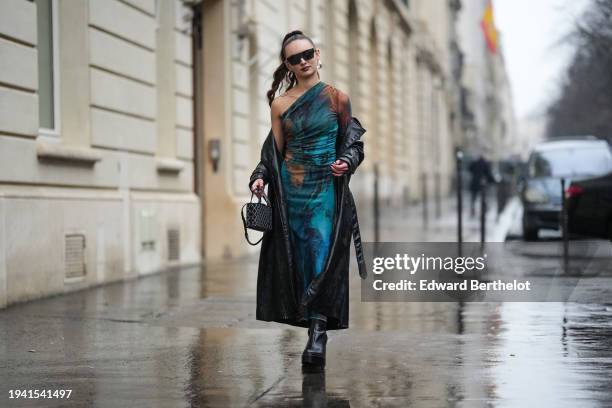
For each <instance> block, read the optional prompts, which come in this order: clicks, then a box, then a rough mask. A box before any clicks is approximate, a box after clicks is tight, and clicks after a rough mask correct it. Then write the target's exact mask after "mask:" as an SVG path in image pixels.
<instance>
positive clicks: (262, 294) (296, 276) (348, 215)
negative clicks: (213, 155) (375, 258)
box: [249, 117, 366, 330]
mask: <svg viewBox="0 0 612 408" xmlns="http://www.w3.org/2000/svg"><path fill="white" fill-rule="evenodd" d="M365 131H366V130H365V129H364V128H363V127H362V126H361V123H360V122H359V120H358V119H357V118H355V117H351V121H350V124H349V126H347V127H346V130H345V131H344V133H343V134H340V133H341V132H340V131H339V134H338V138H337V141H336V158H338V159H341V160H343V161H345V162H347V163H348V165H349V169H348V171H347V172H346V173H344V175H342V176H333V180H334V193H335V198H336V200H335V203H336V207H335V211H334V226H333V231H332V235H333V237H332V242H331V246H330V252H329V255H328V258H327V261H326V264H325V267H324V269H323V271H321V273H320V274H319V275H318V276H317V277H316V278H314V279H313V280H312V282H311V284H310V286H309V287H308V288H307V290H306V292H305V293H303V286H302V282H303V279H302V276H301V274H300V272H299V271H298V270H297V268H296V267H295V264H294V263H293V257H292V255H293V254H292V250H291V245H290V243H289V228H288V225H287V210H286V206H285V204H284V202H285V201H284V200H285V199H284V197H283V194H284V192H283V189H282V184H281V179H280V168H281V163H282V160H283V159H282V156H281V153H280V152H279V150H278V148H277V146H276V140H275V138H274V135H273V133H272V130H271V129H270V132H269V133H268V137H267V138H266V140H265V142H264V144H263V146H262V148H261V161H260V162H259V164H258V165H257V167H256V168H255V170H254V171H253V173H252V174H251V177H250V180H249V188H250V186H251V184H252V183H253V182H254V181H255V180H256V179H258V178H261V179H263V180H264V183H265V184H266V185H267V186H268V194H267V196H268V199H269V200H270V204H271V205H272V210H273V211H272V213H273V221H272V222H273V229H272V230H271V231H268V232H265V233H264V235H263V239H262V241H261V252H260V256H259V271H258V276H257V310H256V319H257V320H265V321H276V322H279V323H285V324H290V325H293V326H302V327H308V325H309V323H308V321H307V320H305V319H304V315H305V311H306V307H307V306H308V307H310V308H311V310H312V311H314V312H317V313H321V314H324V315H325V316H327V329H328V330H337V329H346V328H348V320H349V315H348V311H349V308H348V301H349V288H348V284H349V279H348V276H349V275H348V272H349V257H350V244H351V236H352V237H353V238H354V244H355V255H356V257H357V265H358V267H359V275H360V276H361V278H362V279H365V278H366V267H365V262H364V259H363V252H362V247H361V236H360V234H359V222H358V220H357V210H356V208H355V202H354V200H353V195H352V193H351V191H350V189H349V182H350V179H351V176H352V174H353V173H355V170H356V169H357V167H358V166H359V164H361V162H362V161H363V158H364V150H363V141H362V140H360V138H361V136H362V135H363V134H364V133H365Z"/></svg>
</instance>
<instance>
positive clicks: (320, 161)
mask: <svg viewBox="0 0 612 408" xmlns="http://www.w3.org/2000/svg"><path fill="white" fill-rule="evenodd" d="M333 92H334V89H333V88H332V87H331V86H329V85H327V84H325V83H324V82H323V81H319V82H318V83H317V84H316V85H314V86H312V87H311V88H309V89H308V90H307V91H306V92H305V93H303V94H302V95H300V96H299V97H298V99H297V100H295V101H294V102H293V104H292V105H291V106H290V107H289V108H288V109H287V110H286V111H285V112H283V113H282V114H281V124H282V130H283V137H284V141H285V146H284V152H283V162H282V164H281V169H280V171H281V181H282V185H283V190H284V191H285V195H284V196H285V200H286V206H287V218H288V224H289V240H290V243H291V246H292V248H293V254H294V260H295V266H296V267H297V268H298V271H299V272H300V275H301V276H303V285H304V286H303V287H304V291H305V290H306V289H307V287H308V285H309V284H310V282H311V280H312V279H313V278H314V277H316V276H318V275H319V274H320V273H321V271H322V270H323V268H324V267H325V263H326V261H327V256H328V254H329V250H330V245H331V241H332V230H333V221H334V208H335V196H334V180H333V178H334V176H333V174H332V170H331V167H330V165H331V164H332V163H333V162H334V161H335V160H336V137H337V132H338V117H337V113H336V112H335V110H336V109H335V103H334V98H333V97H332V95H333ZM313 313H314V311H309V314H310V315H311V316H312V314H313Z"/></svg>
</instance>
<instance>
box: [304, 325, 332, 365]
mask: <svg viewBox="0 0 612 408" xmlns="http://www.w3.org/2000/svg"><path fill="white" fill-rule="evenodd" d="M326 325H327V324H326V322H325V320H321V319H316V318H312V319H310V330H309V331H308V343H306V348H305V349H304V352H303V353H302V364H304V365H309V366H316V367H325V346H326V345H327V333H326V332H325V327H326Z"/></svg>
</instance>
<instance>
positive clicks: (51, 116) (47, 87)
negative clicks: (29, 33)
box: [35, 0, 59, 136]
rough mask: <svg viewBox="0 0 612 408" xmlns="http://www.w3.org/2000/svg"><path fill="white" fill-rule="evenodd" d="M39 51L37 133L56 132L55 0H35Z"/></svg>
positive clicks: (56, 57)
mask: <svg viewBox="0 0 612 408" xmlns="http://www.w3.org/2000/svg"><path fill="white" fill-rule="evenodd" d="M35 3H36V16H37V31H38V33H37V34H38V40H37V44H38V45H37V51H38V115H39V116H38V117H39V127H40V133H41V134H45V135H52V136H58V135H59V123H58V122H59V112H58V108H59V95H58V89H59V87H58V85H59V84H58V77H59V75H58V74H59V72H58V38H57V29H58V25H57V1H56V0H51V1H49V0H35Z"/></svg>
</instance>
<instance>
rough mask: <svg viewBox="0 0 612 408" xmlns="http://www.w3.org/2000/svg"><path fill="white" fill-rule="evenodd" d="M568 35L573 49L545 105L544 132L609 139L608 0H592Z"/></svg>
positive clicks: (611, 47) (611, 34) (611, 57)
mask: <svg viewBox="0 0 612 408" xmlns="http://www.w3.org/2000/svg"><path fill="white" fill-rule="evenodd" d="M570 38H572V39H573V40H574V44H575V46H576V50H575V53H574V56H573V59H572V61H571V63H570V65H569V67H568V69H567V72H566V75H565V79H564V81H563V83H562V85H561V92H560V96H559V98H558V99H557V100H556V101H555V102H554V103H553V104H552V105H551V106H550V107H549V109H548V126H547V133H548V135H549V136H550V137H555V136H566V135H584V134H591V135H596V136H598V137H601V138H604V139H607V140H608V141H610V142H611V143H612V0H592V2H591V4H590V5H589V6H588V8H587V11H586V12H585V14H584V15H583V16H582V18H581V19H580V21H578V22H577V23H576V26H575V28H574V31H573V33H572V35H571V37H570Z"/></svg>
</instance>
